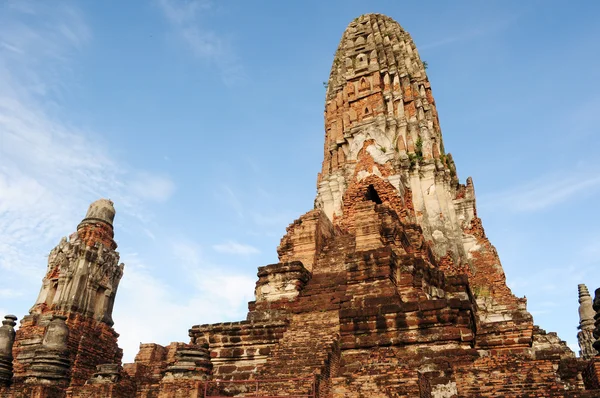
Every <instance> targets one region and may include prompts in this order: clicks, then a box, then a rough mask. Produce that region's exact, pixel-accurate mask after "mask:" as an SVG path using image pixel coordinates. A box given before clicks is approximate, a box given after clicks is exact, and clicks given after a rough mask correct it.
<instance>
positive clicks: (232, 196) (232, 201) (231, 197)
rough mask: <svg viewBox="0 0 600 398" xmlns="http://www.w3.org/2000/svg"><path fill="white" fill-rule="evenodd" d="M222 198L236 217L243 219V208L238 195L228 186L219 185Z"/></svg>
mask: <svg viewBox="0 0 600 398" xmlns="http://www.w3.org/2000/svg"><path fill="white" fill-rule="evenodd" d="M221 194H222V196H221V197H222V198H223V199H224V200H225V201H226V202H227V203H228V204H229V205H230V206H231V207H232V208H233V210H234V211H235V212H236V214H237V215H238V217H240V218H243V217H244V206H243V205H242V201H241V200H240V199H239V198H238V195H237V194H236V193H235V192H234V191H233V189H231V187H229V185H226V184H221Z"/></svg>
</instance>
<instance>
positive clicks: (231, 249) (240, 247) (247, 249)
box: [213, 241, 260, 256]
mask: <svg viewBox="0 0 600 398" xmlns="http://www.w3.org/2000/svg"><path fill="white" fill-rule="evenodd" d="M213 249H214V250H215V251H217V252H219V253H227V254H239V255H242V256H246V255H250V254H258V253H260V250H258V249H257V248H256V247H254V246H251V245H246V244H243V243H238V242H235V241H228V242H225V243H221V244H218V245H213Z"/></svg>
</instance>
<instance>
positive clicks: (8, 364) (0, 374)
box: [0, 315, 17, 385]
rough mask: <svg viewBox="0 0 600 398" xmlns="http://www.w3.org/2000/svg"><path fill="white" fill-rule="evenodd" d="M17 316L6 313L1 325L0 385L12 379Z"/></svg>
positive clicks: (6, 383) (8, 382)
mask: <svg viewBox="0 0 600 398" xmlns="http://www.w3.org/2000/svg"><path fill="white" fill-rule="evenodd" d="M16 320H17V317H16V316H14V315H6V316H5V317H4V320H3V321H2V326H1V327H0V385H8V384H10V381H11V379H12V375H13V371H12V370H13V369H12V361H13V355H12V348H13V343H14V342H15V328H14V327H15V325H16V322H15V321H16Z"/></svg>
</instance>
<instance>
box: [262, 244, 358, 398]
mask: <svg viewBox="0 0 600 398" xmlns="http://www.w3.org/2000/svg"><path fill="white" fill-rule="evenodd" d="M352 244H353V241H352V239H351V237H347V236H338V237H336V239H335V240H334V241H332V242H329V244H328V245H327V246H326V247H325V249H324V250H323V251H322V252H321V254H320V256H319V258H318V259H317V262H316V266H315V267H314V269H313V275H312V278H311V279H310V281H309V282H308V283H307V285H306V286H305V287H304V289H303V290H302V292H301V293H300V295H299V296H298V298H297V300H296V301H295V302H294V303H293V305H292V306H291V312H292V315H291V318H290V324H289V326H288V329H287V331H286V332H285V333H284V335H283V337H282V339H281V340H280V341H279V343H278V344H277V345H276V346H275V348H274V350H273V352H272V356H271V358H270V359H269V360H268V361H267V362H266V363H265V365H264V366H263V367H262V368H261V369H259V371H258V374H257V378H258V379H288V378H304V377H312V376H313V375H314V376H316V387H317V391H318V394H317V396H325V395H326V394H327V392H328V391H329V388H330V377H331V376H332V375H333V373H335V370H336V369H337V367H338V362H339V358H340V346H339V335H340V329H339V327H340V322H339V309H340V304H341V302H342V301H343V300H344V299H345V294H346V270H345V257H346V253H347V252H348V250H349V249H350V248H349V246H350V245H352ZM261 390H264V391H261V393H263V394H270V395H278V394H279V395H282V396H284V395H291V394H308V393H309V391H307V390H306V385H303V386H300V387H298V386H294V383H284V382H281V383H276V382H272V383H269V385H268V386H267V385H265V386H264V387H263V388H262V389H261Z"/></svg>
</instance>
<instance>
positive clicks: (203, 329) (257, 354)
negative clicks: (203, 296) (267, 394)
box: [190, 320, 287, 380]
mask: <svg viewBox="0 0 600 398" xmlns="http://www.w3.org/2000/svg"><path fill="white" fill-rule="evenodd" d="M286 328H287V322H286V321H282V320H278V321H270V322H248V321H241V322H226V323H219V324H214V325H197V326H194V327H192V329H190V338H191V342H192V344H203V343H208V347H209V350H210V356H211V361H212V363H213V375H214V377H215V378H217V379H225V380H230V379H231V380H243V379H248V378H251V376H252V375H253V374H254V373H256V371H257V369H258V368H259V367H260V366H261V365H262V364H264V363H265V362H266V361H267V358H268V357H269V356H270V355H271V352H272V350H273V348H274V346H275V345H276V344H277V342H278V341H279V340H280V339H281V338H282V336H283V334H284V332H285V330H286Z"/></svg>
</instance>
